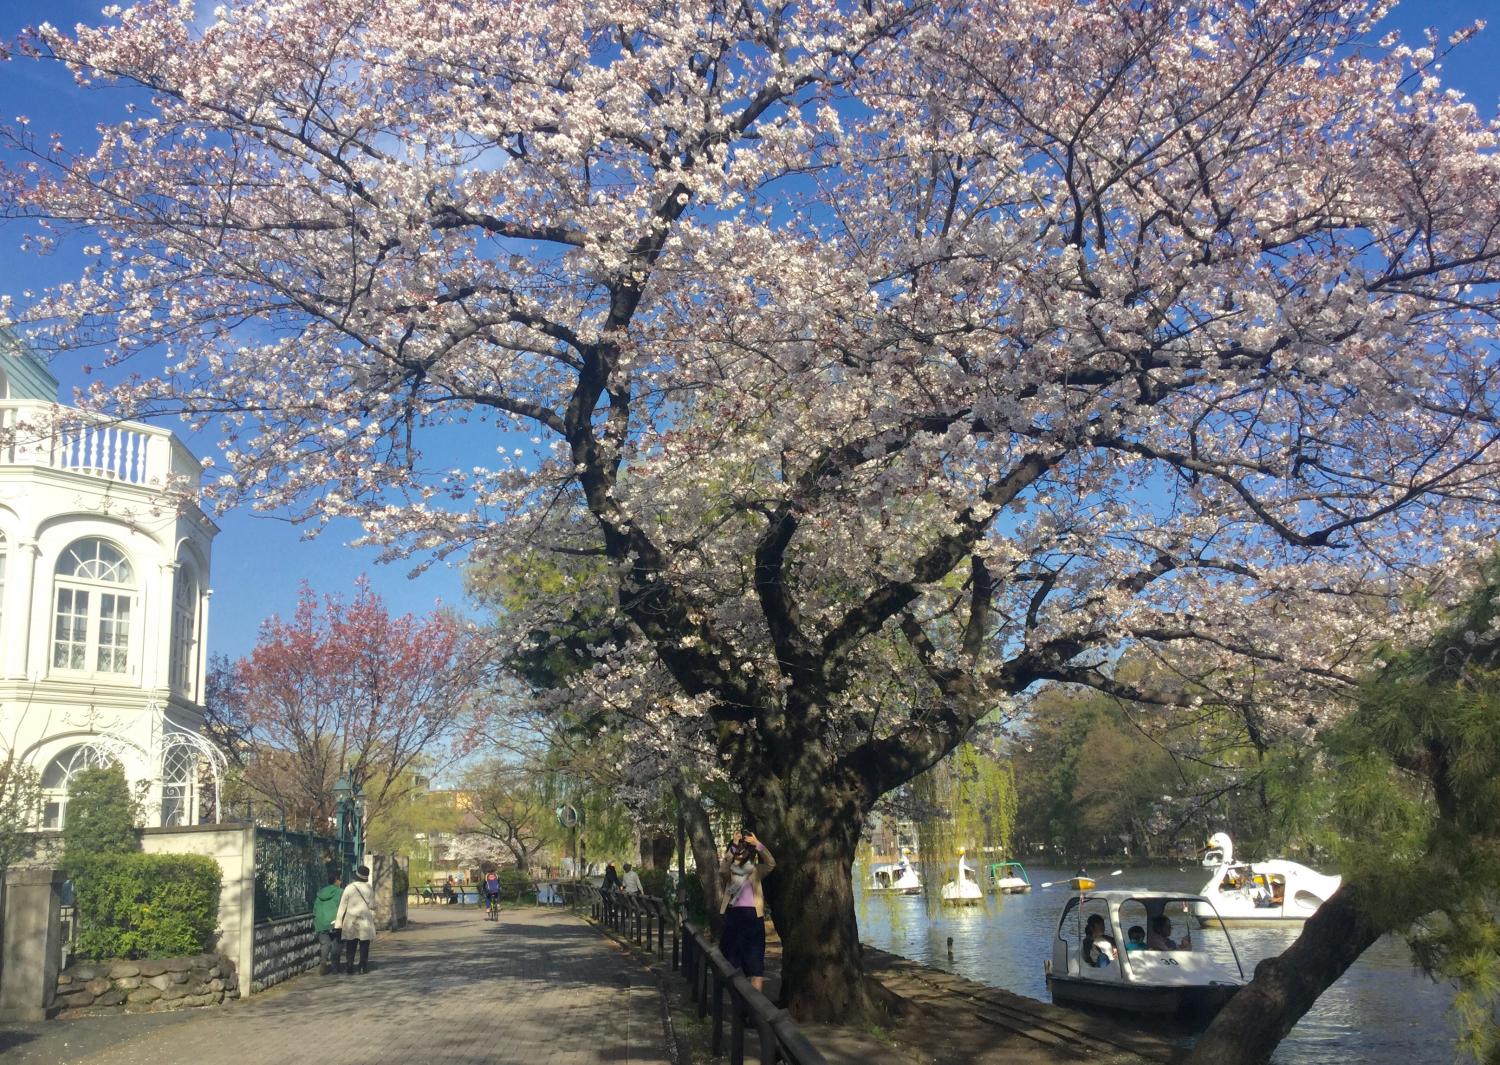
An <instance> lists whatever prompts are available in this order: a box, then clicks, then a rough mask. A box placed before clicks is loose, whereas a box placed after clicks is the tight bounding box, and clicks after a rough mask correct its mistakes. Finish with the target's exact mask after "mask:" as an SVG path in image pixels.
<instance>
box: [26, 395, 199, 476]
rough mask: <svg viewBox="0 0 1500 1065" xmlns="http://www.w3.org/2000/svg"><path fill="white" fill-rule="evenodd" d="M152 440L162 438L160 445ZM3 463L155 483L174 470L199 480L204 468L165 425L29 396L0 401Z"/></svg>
mask: <svg viewBox="0 0 1500 1065" xmlns="http://www.w3.org/2000/svg"><path fill="white" fill-rule="evenodd" d="M153 438H160V439H159V442H158V446H156V447H152V441H153ZM174 453H180V454H174ZM174 459H175V461H174ZM0 466H45V467H49V468H51V469H56V470H69V471H71V472H74V473H82V474H86V475H88V476H91V477H101V478H106V479H108V480H112V481H118V482H122V483H124V484H136V485H157V486H162V485H165V484H166V483H167V481H168V478H169V477H170V476H171V474H172V472H173V470H174V468H175V469H176V470H177V471H178V472H181V473H187V474H188V476H189V478H190V479H191V480H192V481H193V482H194V483H195V484H196V482H197V475H198V473H199V471H200V469H201V467H200V465H199V463H198V461H197V460H196V459H195V458H193V457H192V455H191V454H190V453H188V452H187V450H186V449H185V448H184V447H183V446H182V445H181V444H180V443H178V442H177V440H176V439H175V438H174V437H173V436H172V434H171V433H170V432H168V431H167V430H165V429H157V428H154V427H152V426H149V425H142V424H141V423H139V422H114V421H108V420H105V419H102V418H95V417H94V416H91V415H87V414H84V413H82V412H80V411H70V410H67V409H65V408H62V407H55V406H52V405H50V404H46V403H37V402H35V401H28V400H0Z"/></svg>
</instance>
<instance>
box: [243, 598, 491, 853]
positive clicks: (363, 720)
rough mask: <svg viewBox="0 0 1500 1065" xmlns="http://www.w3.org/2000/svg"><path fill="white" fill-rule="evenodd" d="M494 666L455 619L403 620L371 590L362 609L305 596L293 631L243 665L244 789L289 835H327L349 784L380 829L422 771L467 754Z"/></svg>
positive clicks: (262, 642)
mask: <svg viewBox="0 0 1500 1065" xmlns="http://www.w3.org/2000/svg"><path fill="white" fill-rule="evenodd" d="M485 668H486V656H485V654H484V653H483V652H482V650H481V649H480V645H479V642H478V637H477V636H476V635H475V633H474V631H473V629H472V628H471V627H470V626H468V625H466V624H465V623H464V622H463V621H461V620H460V619H459V618H457V617H456V616H454V615H453V614H451V613H448V612H446V611H442V610H439V611H435V612H434V613H432V614H428V615H426V616H424V617H416V616H414V615H411V614H405V615H402V616H400V617H395V616H393V615H392V614H391V613H390V611H389V610H388V609H387V608H386V604H385V602H384V600H382V599H381V597H380V596H379V595H377V594H376V593H375V592H373V591H372V590H371V589H370V587H369V585H368V584H367V583H365V581H364V580H361V581H360V582H359V584H358V585H357V587H356V589H355V593H354V596H353V598H351V599H348V600H346V599H344V598H343V597H341V596H338V595H328V596H324V597H322V598H319V596H318V595H317V594H316V593H315V592H314V591H313V589H312V588H311V587H309V586H308V585H306V584H304V585H303V586H302V592H301V595H300V596H299V598H298V602H297V610H296V612H295V613H294V614H293V615H292V617H291V618H289V619H283V618H280V617H272V618H270V619H268V620H267V621H265V622H264V623H263V624H262V625H261V631H260V638H259V641H258V642H257V643H256V645H255V649H254V650H253V651H252V652H251V653H250V655H249V656H248V657H247V658H244V659H242V660H241V661H240V662H238V663H237V664H236V667H235V673H234V684H235V688H236V691H235V696H236V699H237V701H238V703H239V705H240V707H241V712H242V713H243V716H244V723H245V726H246V727H245V734H244V738H245V740H246V741H247V742H248V744H249V748H248V757H246V758H245V759H244V764H245V781H246V784H247V786H248V788H249V790H250V791H251V793H252V794H253V795H257V796H260V797H261V798H263V799H264V800H268V801H270V802H272V803H274V804H275V805H277V806H278V807H279V808H280V809H281V810H282V811H283V812H284V814H285V816H286V818H287V820H288V822H289V823H292V824H298V825H302V824H310V825H314V826H322V825H325V824H327V820H328V818H329V816H330V815H331V814H332V804H333V798H332V794H331V792H332V788H333V786H334V784H335V782H336V781H337V780H338V778H339V777H340V776H341V775H345V774H347V775H348V777H349V780H350V782H351V783H353V784H355V785H356V786H358V787H359V788H360V789H361V791H362V792H363V793H364V796H365V801H366V804H367V805H366V819H367V821H371V822H373V821H376V820H378V819H379V817H380V816H381V814H382V813H383V812H384V811H386V810H387V809H389V808H390V806H391V805H392V804H393V803H395V802H396V801H398V800H399V799H401V798H402V797H403V796H404V795H405V794H406V792H407V791H409V790H410V788H411V787H412V783H413V780H414V779H415V778H414V777H413V774H412V772H411V771H412V770H414V769H417V768H421V767H427V768H431V767H433V766H434V765H441V764H444V763H446V762H448V761H449V760H451V759H452V758H453V757H455V756H456V755H458V754H460V753H461V752H462V751H463V750H465V749H466V737H468V736H469V735H471V732H472V726H473V724H474V722H475V720H476V718H477V715H479V714H481V713H482V700H481V699H480V698H479V693H480V691H481V687H482V678H483V675H484V671H485Z"/></svg>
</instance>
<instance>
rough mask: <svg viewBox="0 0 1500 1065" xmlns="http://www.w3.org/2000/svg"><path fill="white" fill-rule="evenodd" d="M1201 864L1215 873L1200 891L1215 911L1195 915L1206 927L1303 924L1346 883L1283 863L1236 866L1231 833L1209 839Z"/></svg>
mask: <svg viewBox="0 0 1500 1065" xmlns="http://www.w3.org/2000/svg"><path fill="white" fill-rule="evenodd" d="M1203 864H1204V865H1205V866H1208V867H1209V868H1211V869H1212V870H1213V874H1212V875H1211V876H1210V878H1209V881H1208V883H1207V884H1205V885H1204V886H1203V891H1202V894H1203V896H1204V897H1205V898H1207V899H1209V900H1210V901H1211V902H1212V904H1213V905H1212V907H1211V908H1205V909H1200V910H1199V911H1198V912H1197V916H1198V921H1199V923H1200V924H1202V925H1204V926H1207V925H1209V924H1210V923H1212V922H1214V921H1217V922H1219V923H1220V924H1229V925H1237V926H1248V925H1258V924H1268V923H1280V924H1285V923H1288V922H1301V921H1305V920H1307V919H1308V918H1309V917H1311V916H1312V915H1313V914H1314V913H1316V912H1317V911H1318V907H1319V906H1321V905H1322V904H1323V903H1324V902H1325V901H1326V900H1327V899H1328V896H1330V895H1332V894H1333V893H1334V892H1335V891H1337V890H1338V887H1339V884H1340V883H1341V882H1342V878H1341V877H1337V876H1328V875H1326V874H1323V873H1320V872H1318V871H1316V870H1314V869H1309V868H1308V867H1307V866H1305V865H1298V864H1297V863H1296V862H1289V861H1287V860H1286V859H1284V858H1272V859H1270V860H1268V861H1264V862H1237V861H1235V860H1234V842H1233V841H1232V840H1231V839H1230V838H1229V834H1228V833H1227V832H1215V833H1214V834H1213V835H1212V836H1210V837H1209V839H1208V848H1207V850H1206V851H1205V852H1204V856H1203Z"/></svg>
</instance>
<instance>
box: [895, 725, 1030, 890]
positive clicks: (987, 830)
mask: <svg viewBox="0 0 1500 1065" xmlns="http://www.w3.org/2000/svg"><path fill="white" fill-rule="evenodd" d="M911 796H912V800H913V801H912V803H911V807H910V809H909V810H908V811H907V812H908V813H909V814H910V816H911V818H912V820H913V821H915V823H916V828H917V846H918V851H919V853H920V855H921V862H922V873H923V881H922V883H923V886H924V887H925V888H926V896H927V900H928V904H929V906H932V905H936V904H938V903H939V902H940V901H941V892H942V885H943V884H944V883H946V882H947V881H948V880H949V879H951V878H953V877H955V876H956V875H957V869H958V852H959V851H960V850H962V851H964V852H966V854H967V855H968V856H969V861H970V864H971V865H973V866H974V867H975V874H976V876H978V877H979V878H980V883H981V884H983V882H984V881H983V877H984V873H983V868H982V867H983V866H984V865H986V864H987V863H988V862H989V861H992V860H999V859H1001V858H1006V857H1009V854H1010V844H1011V833H1012V831H1013V830H1014V828H1015V824H1016V781H1015V775H1014V774H1013V773H1012V771H1011V767H1010V765H1009V764H1008V763H1005V762H1002V761H1000V760H999V759H997V758H995V757H993V756H992V755H991V754H989V753H987V752H986V751H984V750H982V749H981V748H979V747H978V746H976V745H975V744H973V743H963V744H960V745H959V746H958V748H957V749H955V750H954V751H953V753H952V754H950V755H948V757H946V758H944V759H943V760H942V761H941V762H939V763H938V764H937V765H935V766H933V767H932V768H931V769H929V770H927V771H926V772H925V773H923V774H922V775H921V776H919V777H917V778H916V780H914V781H912V785H911Z"/></svg>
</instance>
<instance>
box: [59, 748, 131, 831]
mask: <svg viewBox="0 0 1500 1065" xmlns="http://www.w3.org/2000/svg"><path fill="white" fill-rule="evenodd" d="M113 762H114V758H112V757H111V756H110V755H109V753H108V752H107V751H103V750H101V749H99V748H98V747H95V746H93V745H92V744H87V743H85V744H81V745H79V746H77V747H69V748H68V749H67V750H65V751H63V752H62V753H61V754H59V755H58V756H57V757H56V758H54V759H52V761H50V762H48V763H47V768H45V769H43V770H42V827H43V828H45V829H59V828H62V826H63V822H64V821H65V820H66V819H67V812H68V786H69V785H70V784H72V783H73V778H74V777H75V776H76V775H77V774H79V773H81V772H82V771H83V770H85V769H101V768H103V767H104V766H107V765H110V764H112V763H113Z"/></svg>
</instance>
